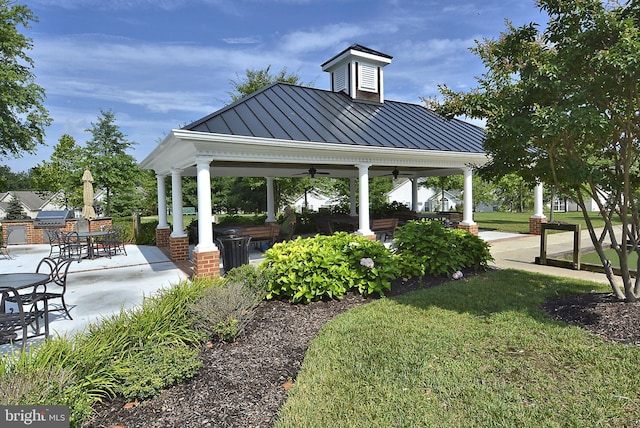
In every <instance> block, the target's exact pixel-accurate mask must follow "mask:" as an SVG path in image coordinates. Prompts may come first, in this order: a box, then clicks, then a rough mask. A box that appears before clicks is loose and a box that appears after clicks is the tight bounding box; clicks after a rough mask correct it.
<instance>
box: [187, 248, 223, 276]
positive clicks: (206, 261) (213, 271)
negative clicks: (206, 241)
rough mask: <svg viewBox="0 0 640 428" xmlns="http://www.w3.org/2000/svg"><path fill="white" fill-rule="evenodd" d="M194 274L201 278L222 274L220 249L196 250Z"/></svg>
mask: <svg viewBox="0 0 640 428" xmlns="http://www.w3.org/2000/svg"><path fill="white" fill-rule="evenodd" d="M193 276H194V277H201V278H204V277H206V278H215V277H218V276H220V251H205V252H198V251H194V252H193Z"/></svg>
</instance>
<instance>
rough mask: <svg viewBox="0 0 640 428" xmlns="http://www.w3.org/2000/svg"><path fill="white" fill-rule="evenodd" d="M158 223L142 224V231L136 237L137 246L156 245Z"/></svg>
mask: <svg viewBox="0 0 640 428" xmlns="http://www.w3.org/2000/svg"><path fill="white" fill-rule="evenodd" d="M157 227H158V221H157V220H155V221H150V222H145V223H141V224H140V230H139V231H138V234H137V235H136V237H135V243H136V245H156V228H157Z"/></svg>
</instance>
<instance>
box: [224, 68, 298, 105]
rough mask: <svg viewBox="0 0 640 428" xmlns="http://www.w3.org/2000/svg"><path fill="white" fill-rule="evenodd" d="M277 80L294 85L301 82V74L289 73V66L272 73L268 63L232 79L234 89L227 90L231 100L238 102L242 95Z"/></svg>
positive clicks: (247, 70)
mask: <svg viewBox="0 0 640 428" xmlns="http://www.w3.org/2000/svg"><path fill="white" fill-rule="evenodd" d="M275 82H284V83H291V84H292V85H299V84H300V76H299V75H297V74H287V68H286V67H284V68H283V69H282V70H280V72H279V73H277V74H271V66H270V65H268V66H267V67H266V68H263V69H261V70H260V69H246V70H245V76H244V77H243V78H240V77H238V80H231V81H230V83H231V86H232V87H233V90H232V91H230V92H227V94H228V95H229V96H230V97H231V102H236V101H238V100H239V99H241V98H242V97H245V96H247V95H249V94H252V93H254V92H255V91H257V90H258V89H262V88H264V87H265V86H268V85H270V84H272V83H275Z"/></svg>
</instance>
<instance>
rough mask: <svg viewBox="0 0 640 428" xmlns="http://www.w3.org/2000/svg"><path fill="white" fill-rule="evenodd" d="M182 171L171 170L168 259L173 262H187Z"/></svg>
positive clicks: (187, 237) (187, 239)
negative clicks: (170, 215)
mask: <svg viewBox="0 0 640 428" xmlns="http://www.w3.org/2000/svg"><path fill="white" fill-rule="evenodd" d="M181 173H182V170H180V169H172V170H171V197H172V199H173V200H172V201H171V202H172V207H171V209H172V211H173V231H172V232H171V235H170V236H169V257H170V258H171V260H173V261H184V260H189V236H188V235H187V234H186V233H185V232H184V230H183V229H184V226H183V223H182V175H181Z"/></svg>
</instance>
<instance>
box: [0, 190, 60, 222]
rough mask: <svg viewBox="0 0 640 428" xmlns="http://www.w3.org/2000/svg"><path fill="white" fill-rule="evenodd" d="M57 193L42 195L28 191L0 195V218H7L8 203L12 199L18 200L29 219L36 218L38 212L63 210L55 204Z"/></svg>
mask: <svg viewBox="0 0 640 428" xmlns="http://www.w3.org/2000/svg"><path fill="white" fill-rule="evenodd" d="M57 196H58V193H50V194H46V195H43V194H41V193H38V192H29V191H9V192H6V193H0V218H5V217H6V216H7V209H8V207H9V202H11V201H12V200H13V199H14V198H18V200H20V203H21V204H22V210H23V211H24V213H25V214H26V215H27V216H28V217H29V218H36V216H37V215H38V213H39V212H40V211H58V210H63V209H64V207H61V206H60V205H59V204H58V203H57Z"/></svg>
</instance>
